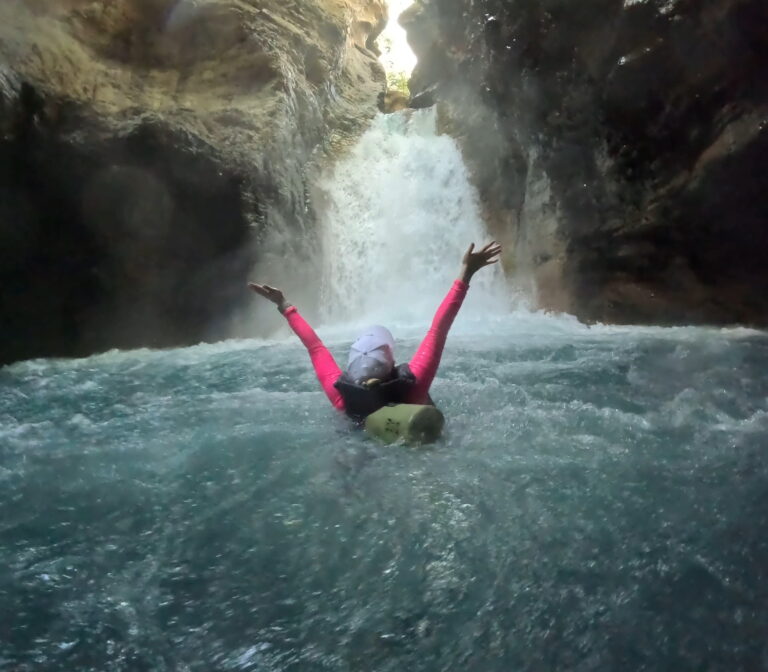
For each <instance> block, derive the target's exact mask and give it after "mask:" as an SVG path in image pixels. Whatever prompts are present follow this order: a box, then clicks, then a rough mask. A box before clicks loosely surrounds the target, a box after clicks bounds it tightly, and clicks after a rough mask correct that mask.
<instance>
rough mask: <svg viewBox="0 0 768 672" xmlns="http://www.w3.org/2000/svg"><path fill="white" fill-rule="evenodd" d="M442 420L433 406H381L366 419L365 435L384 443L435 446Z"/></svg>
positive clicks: (443, 422) (441, 427)
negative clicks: (402, 442)
mask: <svg viewBox="0 0 768 672" xmlns="http://www.w3.org/2000/svg"><path fill="white" fill-rule="evenodd" d="M444 424H445V418H444V417H443V414H442V413H441V412H440V411H438V410H437V409H436V408H435V407H434V406H423V405H421V404H397V405H395V406H384V407H383V408H380V409H379V410H378V411H376V412H375V413H371V414H370V415H369V416H368V417H367V418H366V419H365V431H367V432H368V433H369V434H371V435H372V436H375V437H376V438H377V439H381V440H382V441H384V442H385V443H394V442H395V441H404V442H405V443H408V444H416V445H418V444H423V443H434V442H435V441H437V439H438V438H439V437H440V433H441V432H442V431H443V425H444Z"/></svg>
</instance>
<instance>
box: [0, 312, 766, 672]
mask: <svg viewBox="0 0 768 672" xmlns="http://www.w3.org/2000/svg"><path fill="white" fill-rule="evenodd" d="M394 331H395V335H396V336H398V335H400V336H401V337H402V338H403V342H402V344H401V349H400V352H401V355H400V356H401V357H407V355H408V353H409V352H411V351H412V350H413V349H414V348H415V345H416V342H417V341H416V335H417V331H418V330H416V329H411V330H409V329H401V330H400V331H398V330H396V329H395V330H394ZM353 335H354V334H352V333H350V334H346V333H344V329H343V328H339V329H337V330H335V331H333V332H330V331H329V332H326V333H325V336H326V337H327V338H328V339H329V341H330V343H331V345H332V349H333V350H334V352H335V353H336V354H338V355H339V358H340V359H343V355H344V352H345V349H346V347H347V346H348V344H349V342H350V341H351V340H352V336H353ZM766 372H768V338H766V336H765V335H763V334H760V333H756V332H749V331H718V330H703V329H675V330H662V329H618V328H614V329H610V328H593V329H587V328H585V327H582V326H579V325H577V324H575V323H574V322H572V321H570V320H566V319H556V318H546V317H542V316H536V315H527V314H522V313H521V314H518V315H513V316H511V317H508V318H504V319H498V320H496V321H487V320H486V321H483V322H472V320H471V319H469V318H467V319H466V320H463V321H462V318H461V316H460V318H459V321H458V323H457V325H456V329H455V331H454V332H453V333H452V335H451V338H450V339H449V345H448V350H447V352H446V356H445V358H444V362H443V366H442V367H441V371H440V375H439V377H438V380H437V381H436V383H435V385H434V387H433V393H434V397H435V399H436V401H437V403H438V405H439V406H440V407H441V408H442V409H443V411H444V412H445V414H446V416H447V420H448V422H447V432H446V435H445V437H444V439H443V440H442V441H441V442H440V443H439V444H438V445H436V446H435V447H434V448H432V449H430V450H426V451H417V450H413V449H409V448H406V447H403V446H391V447H385V446H380V445H378V444H376V443H375V442H373V441H372V440H370V439H368V438H367V437H366V436H365V435H364V434H362V433H358V432H354V431H351V430H350V429H349V428H348V427H347V425H346V423H345V421H344V420H343V419H342V418H340V417H337V416H336V415H335V414H334V412H333V411H332V410H331V409H330V406H329V405H328V404H327V402H326V401H325V399H324V397H323V395H322V393H321V392H320V391H319V390H318V388H317V384H316V382H315V380H314V377H313V375H312V372H311V369H310V368H309V365H308V362H307V359H306V356H305V354H304V353H303V351H302V349H301V346H300V345H298V344H297V343H296V342H294V341H292V340H286V341H272V342H265V341H255V340H250V341H249V340H244V341H233V342H228V343H222V344H218V345H204V346H198V347H194V348H186V349H180V350H170V351H159V352H158V351H135V352H114V353H107V354H104V355H100V356H96V357H91V358H88V359H82V360H76V361H55V360H45V361H34V362H26V363H21V364H17V365H14V366H11V367H6V368H5V369H2V370H0V456H1V457H2V459H1V460H0V635H1V636H0V669H8V670H14V671H16V670H24V671H26V670H126V671H127V670H201V671H202V670H205V671H210V670H259V671H262V670H263V671H270V672H271V671H278V670H280V671H289V670H290V671H301V672H304V671H314V670H318V671H319V670H338V671H353V670H360V671H362V670H365V671H376V672H379V671H382V672H383V671H392V672H394V671H403V670H408V671H422V670H423V671H425V672H426V671H430V672H432V671H437V670H472V671H473V672H483V671H488V672H491V671H493V672H508V671H511V670H619V669H621V670H759V669H768V643H767V642H768V640H766V638H765V633H766V632H768V606H766V605H768V575H767V572H768V459H767V458H766V454H765V451H766V447H767V445H766V436H767V434H766V432H767V431H768V400H767V396H768V381H767V379H766Z"/></svg>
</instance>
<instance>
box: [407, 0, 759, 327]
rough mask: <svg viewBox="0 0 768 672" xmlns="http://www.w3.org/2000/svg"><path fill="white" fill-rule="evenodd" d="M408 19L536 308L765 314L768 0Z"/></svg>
mask: <svg viewBox="0 0 768 672" xmlns="http://www.w3.org/2000/svg"><path fill="white" fill-rule="evenodd" d="M401 23H403V24H404V26H405V27H406V29H407V30H408V35H409V41H410V42H411V44H412V46H413V47H414V50H415V51H416V53H417V56H418V57H419V65H418V66H417V69H416V71H415V73H414V76H413V80H412V81H411V83H410V88H411V90H412V91H413V92H414V93H415V94H416V95H418V94H420V93H422V92H423V93H425V94H428V96H429V97H431V98H435V99H436V100H438V101H439V104H440V106H441V107H440V109H441V111H442V118H443V123H444V127H445V129H446V130H447V131H448V132H451V133H452V134H454V135H455V136H456V137H458V138H459V140H460V142H461V144H462V146H463V150H464V153H465V156H466V158H467V161H468V164H469V165H470V167H471V169H472V172H473V174H474V176H475V180H476V183H477V185H478V188H479V190H480V193H481V198H482V200H483V203H484V206H485V209H486V216H487V218H488V220H489V221H490V222H491V225H492V228H493V229H494V231H495V233H496V235H498V236H499V237H501V238H503V239H504V240H505V242H507V244H508V247H509V248H510V250H513V252H511V253H510V255H511V256H510V258H509V259H508V260H507V261H508V262H509V264H510V266H514V270H515V273H516V274H517V275H518V276H519V277H521V278H528V279H532V280H533V283H534V284H535V287H536V292H537V296H538V299H539V302H540V305H541V306H542V307H544V308H551V309H556V310H568V311H570V312H574V313H576V314H577V315H579V316H580V317H582V318H584V319H587V320H602V321H613V322H649V323H661V324H672V323H747V324H760V325H765V324H768V298H767V297H768V292H767V290H768V271H766V266H765V263H764V261H763V255H764V250H765V249H766V245H767V244H768V199H766V198H765V197H764V194H765V193H766V192H767V191H768V171H767V170H766V161H767V160H766V158H765V157H766V156H768V154H766V150H768V79H767V78H766V77H765V76H764V73H765V71H766V66H768V5H766V4H765V3H764V2H762V1H761V0H713V2H709V3H704V4H702V3H700V2H694V1H693V0H690V1H689V0H671V1H670V0H659V1H655V0H623V1H622V0H583V1H582V2H569V1H567V0H547V1H546V2H540V1H539V0H536V1H534V0H479V1H478V0H475V1H474V2H470V1H469V0H444V1H443V0H441V1H439V2H438V1H437V0H419V1H418V2H417V3H416V5H414V7H412V8H411V9H410V10H409V11H407V12H406V14H405V15H404V16H402V17H401Z"/></svg>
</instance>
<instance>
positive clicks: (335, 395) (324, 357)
mask: <svg viewBox="0 0 768 672" xmlns="http://www.w3.org/2000/svg"><path fill="white" fill-rule="evenodd" d="M248 287H250V288H251V289H252V290H253V291H254V292H256V293H257V294H258V295H260V296H263V297H264V298H265V299H267V300H269V301H271V302H272V303H274V304H275V305H276V306H277V309H278V310H279V311H280V312H281V313H282V314H283V315H284V316H285V319H286V320H287V321H288V325H289V326H290V327H291V329H293V332H294V333H295V334H296V335H297V336H298V337H299V339H300V340H301V342H302V343H303V344H304V347H305V348H306V349H307V352H308V353H309V358H310V360H311V361H312V366H313V367H314V369H315V375H316V376H317V379H318V381H320V386H321V387H322V388H323V391H324V392H325V395H326V396H327V397H328V400H329V401H330V402H331V403H332V404H333V406H334V408H337V409H338V410H340V411H343V410H344V399H343V398H342V396H341V394H340V393H339V391H338V390H337V389H336V388H335V387H334V386H333V384H334V383H335V382H336V381H337V380H338V379H339V376H340V375H341V369H340V368H339V365H338V364H336V360H335V359H334V358H333V355H332V354H331V353H330V352H329V351H328V348H326V347H325V345H323V342H322V341H321V340H320V337H319V336H318V335H317V334H316V333H315V330H314V329H312V327H310V326H309V324H308V323H307V321H306V320H305V319H304V318H303V317H302V316H301V315H300V314H299V311H298V310H297V309H296V307H295V306H292V305H291V304H290V303H288V302H287V301H286V300H285V297H284V296H283V293H282V292H281V291H280V290H279V289H275V288H274V287H270V286H269V285H257V284H256V283H254V282H252V283H249V285H248Z"/></svg>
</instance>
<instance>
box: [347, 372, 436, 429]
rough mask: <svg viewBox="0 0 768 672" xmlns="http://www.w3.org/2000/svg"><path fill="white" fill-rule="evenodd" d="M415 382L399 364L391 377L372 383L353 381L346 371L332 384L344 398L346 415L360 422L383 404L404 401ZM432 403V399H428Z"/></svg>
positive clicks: (409, 373)
mask: <svg viewBox="0 0 768 672" xmlns="http://www.w3.org/2000/svg"><path fill="white" fill-rule="evenodd" d="M415 384H416V377H415V376H414V375H413V374H412V373H411V369H410V368H409V367H408V365H407V364H401V365H400V366H397V367H395V368H394V370H393V371H392V377H391V378H388V379H387V380H384V381H381V382H376V383H374V384H372V385H366V384H360V383H356V382H354V381H353V380H352V379H351V378H350V377H349V376H348V375H347V374H346V373H342V374H341V376H339V379H338V380H337V381H336V382H335V383H334V384H333V385H334V387H335V388H336V389H337V390H338V391H339V392H340V393H341V396H342V397H343V399H344V407H345V410H346V413H347V415H348V416H349V417H350V418H352V419H353V420H354V421H355V422H357V423H361V422H363V420H365V418H367V417H368V416H369V415H370V414H371V413H375V412H376V411H378V410H379V409H380V408H382V407H384V406H389V405H392V404H402V403H405V401H406V399H407V398H408V393H409V392H410V391H411V390H412V389H413V386H414V385H415ZM429 403H430V404H431V405H433V406H434V404H432V400H431V399H429Z"/></svg>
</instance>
